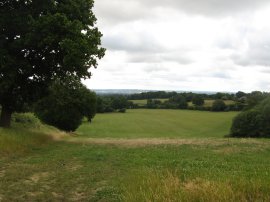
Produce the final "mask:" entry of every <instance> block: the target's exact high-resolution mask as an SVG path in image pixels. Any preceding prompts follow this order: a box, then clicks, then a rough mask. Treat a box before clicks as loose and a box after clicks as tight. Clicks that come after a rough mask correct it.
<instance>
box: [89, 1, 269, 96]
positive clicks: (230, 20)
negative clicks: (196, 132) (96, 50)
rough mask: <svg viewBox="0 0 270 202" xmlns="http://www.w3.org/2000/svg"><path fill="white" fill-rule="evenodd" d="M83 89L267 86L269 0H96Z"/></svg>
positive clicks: (248, 88) (229, 89)
mask: <svg viewBox="0 0 270 202" xmlns="http://www.w3.org/2000/svg"><path fill="white" fill-rule="evenodd" d="M94 13H95V15H96V17H97V26H98V28H99V30H100V31H101V32H102V34H103V37H102V46H103V47H105V48H106V49H107V51H106V55H105V57H104V58H103V59H102V60H100V61H99V66H98V68H97V69H91V72H92V73H93V76H92V78H91V79H90V80H86V81H85V84H86V85H87V86H88V87H89V88H90V89H147V90H184V91H220V92H221V91H224V92H225V91H226V92H236V91H239V90H241V91H245V92H251V91H254V90H260V91H269V90H270V1H269V0H256V1H255V0H166V1H165V0H96V1H95V7H94Z"/></svg>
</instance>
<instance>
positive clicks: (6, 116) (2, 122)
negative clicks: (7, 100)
mask: <svg viewBox="0 0 270 202" xmlns="http://www.w3.org/2000/svg"><path fill="white" fill-rule="evenodd" d="M11 114H12V111H11V110H10V109H9V108H8V107H7V106H2V112H1V117H0V127H4V128H9V127H10V122H11Z"/></svg>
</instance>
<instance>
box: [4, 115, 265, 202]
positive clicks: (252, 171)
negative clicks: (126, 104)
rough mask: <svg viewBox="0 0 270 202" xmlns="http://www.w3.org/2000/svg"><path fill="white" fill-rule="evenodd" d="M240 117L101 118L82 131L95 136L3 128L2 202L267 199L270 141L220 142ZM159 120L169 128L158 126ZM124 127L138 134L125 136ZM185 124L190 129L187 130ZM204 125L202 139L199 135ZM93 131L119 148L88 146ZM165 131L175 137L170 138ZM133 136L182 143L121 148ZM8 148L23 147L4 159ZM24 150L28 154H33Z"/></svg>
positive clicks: (34, 128) (48, 129)
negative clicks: (213, 127) (125, 139)
mask: <svg viewBox="0 0 270 202" xmlns="http://www.w3.org/2000/svg"><path fill="white" fill-rule="evenodd" d="M157 115H158V117H156V116H157ZM235 115H236V113H210V112H197V111H180V110H175V111H174V110H131V111H128V113H126V114H120V113H112V114H101V115H98V116H97V117H96V118H95V119H94V122H93V125H88V124H84V125H83V126H82V127H88V130H89V131H88V132H87V133H84V134H82V133H81V135H79V137H76V136H74V134H63V133H61V132H60V131H58V130H56V129H54V128H51V127H48V126H44V125H42V124H41V125H40V126H39V127H36V126H35V127H34V126H31V124H29V125H28V126H25V125H24V124H23V125H21V124H15V125H13V128H11V129H0V154H1V155H0V201H105V202H106V201H108V202H111V201H136V202H137V201H140V202H144V201H145V202H148V201H153V202H156V201H158V202H159V201H162V202H163V201H210V202H211V201H213V202H214V201H269V200H270V169H269V168H270V140H269V139H231V138H222V137H223V135H224V134H226V133H227V132H228V131H227V130H228V128H229V122H230V119H231V118H232V117H233V116H235ZM158 118H160V119H162V122H164V121H165V122H166V124H165V125H161V126H160V124H161V123H160V122H159V121H158ZM217 119H219V121H218V120H217ZM136 120H137V123H133V122H134V121H136ZM143 120H145V122H146V123H143ZM151 120H152V121H153V122H151V123H152V125H151V124H150V121H151ZM166 120H167V121H166ZM113 121H114V122H115V125H114V124H113V123H111V122H113ZM207 121H208V122H211V124H208V125H207V126H208V127H210V128H211V126H213V125H215V126H216V128H215V129H210V128H208V127H207V126H204V124H206V123H207ZM182 122H185V124H184V125H181V124H180V123H182ZM189 122H190V123H189ZM101 123H103V125H104V128H105V129H106V130H105V129H104V131H105V132H106V134H105V135H104V131H102V129H103V127H101V126H99V124H101ZM108 123H110V124H111V125H110V124H108ZM121 123H122V124H126V128H130V129H133V130H135V131H137V132H140V133H134V132H133V131H132V132H127V133H128V134H127V135H125V130H126V129H125V130H124V128H122V127H121ZM225 123H226V124H227V126H226V127H224V128H223V125H226V124H225ZM137 124H139V125H142V127H143V129H144V131H145V132H141V129H140V127H139V126H137ZM147 125H148V127H147ZM185 125H187V126H188V127H189V129H188V130H187V128H186V129H185V130H182V129H181V127H184V126H185ZM192 125H193V127H192ZM154 126H156V127H157V128H158V129H156V128H155V127H154ZM199 126H200V127H202V128H203V131H204V133H202V132H200V130H199V129H198V128H197V129H196V127H199ZM170 127H177V129H176V130H175V131H174V130H170ZM94 128H95V133H96V134H97V136H96V137H95V138H92V139H94V140H98V139H99V138H98V137H109V134H110V132H109V131H111V136H110V137H111V138H114V139H115V141H116V144H110V143H105V144H103V145H100V144H95V143H94V142H91V141H88V139H89V138H87V137H92V132H93V131H94ZM207 128H208V129H207ZM218 128H220V129H218ZM81 129H82V128H80V129H79V131H81ZM85 130H86V128H85ZM98 130H101V131H98ZM165 130H169V131H170V133H168V134H172V135H171V136H170V135H168V136H166V133H165ZM190 130H191V132H190V133H188V134H186V133H182V132H183V131H185V132H186V131H190ZM219 130H221V131H222V132H219ZM117 131H118V133H120V134H119V135H117ZM176 131H182V132H181V133H178V132H176ZM215 131H216V133H217V134H216V135H215V134H214V133H215ZM173 132H176V133H173ZM155 133H156V134H157V136H154V134H155ZM135 134H140V135H141V136H140V137H152V138H153V137H158V138H160V137H162V138H167V137H173V138H178V139H182V140H183V142H182V143H181V144H179V145H167V144H161V145H151V144H149V145H143V144H142V145H140V144H138V145H129V144H126V145H125V144H117V141H118V139H117V138H119V137H121V138H125V137H132V138H136V137H137V136H135ZM149 134H150V135H149ZM63 135H65V136H67V137H65V138H61V139H58V141H55V140H54V139H53V138H52V137H61V136H63ZM71 135H72V137H70V136H71ZM81 136H82V137H85V138H81ZM44 137H46V138H45V139H43V138H44ZM48 137H51V138H49V139H47V138H48ZM189 137H192V138H189ZM212 137H215V138H212ZM69 140H72V141H73V142H71V141H69ZM74 140H77V141H74ZM174 140H175V139H172V141H174ZM130 141H135V139H130ZM10 143H12V144H11V145H13V146H14V145H17V146H22V147H19V149H18V151H17V148H16V147H8V148H10V151H9V152H8V153H6V152H5V151H6V149H5V148H7V147H6V146H5V145H8V144H10ZM23 148H24V149H26V148H28V149H27V152H23V151H24V149H23ZM12 150H13V151H12ZM2 154H5V155H2Z"/></svg>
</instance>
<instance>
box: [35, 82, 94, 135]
mask: <svg viewBox="0 0 270 202" xmlns="http://www.w3.org/2000/svg"><path fill="white" fill-rule="evenodd" d="M93 96H94V97H93ZM95 102H96V99H95V94H93V93H91V91H89V90H88V89H87V88H86V87H85V86H84V85H82V84H81V83H80V81H76V80H72V79H71V80H67V81H64V82H63V81H56V82H55V83H54V84H53V85H52V86H51V87H50V89H49V95H48V96H47V97H45V98H43V99H41V100H40V101H39V102H37V103H36V106H35V114H36V115H37V117H38V118H40V120H42V121H43V122H45V123H47V124H49V125H52V126H55V127H57V128H59V129H61V130H65V131H75V130H76V129H77V128H78V127H79V125H80V124H81V123H82V119H83V117H84V116H86V117H87V118H88V120H89V119H90V120H91V119H92V118H93V116H94V115H95V110H94V109H93V107H92V106H94V107H95V108H96V103H95ZM90 120H89V121H90Z"/></svg>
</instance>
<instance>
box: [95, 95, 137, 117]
mask: <svg viewBox="0 0 270 202" xmlns="http://www.w3.org/2000/svg"><path fill="white" fill-rule="evenodd" d="M126 108H136V105H135V104H133V103H132V102H129V101H128V100H127V98H126V97H124V96H118V95H116V96H98V98H97V112H98V113H109V112H114V111H119V110H121V109H126Z"/></svg>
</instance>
